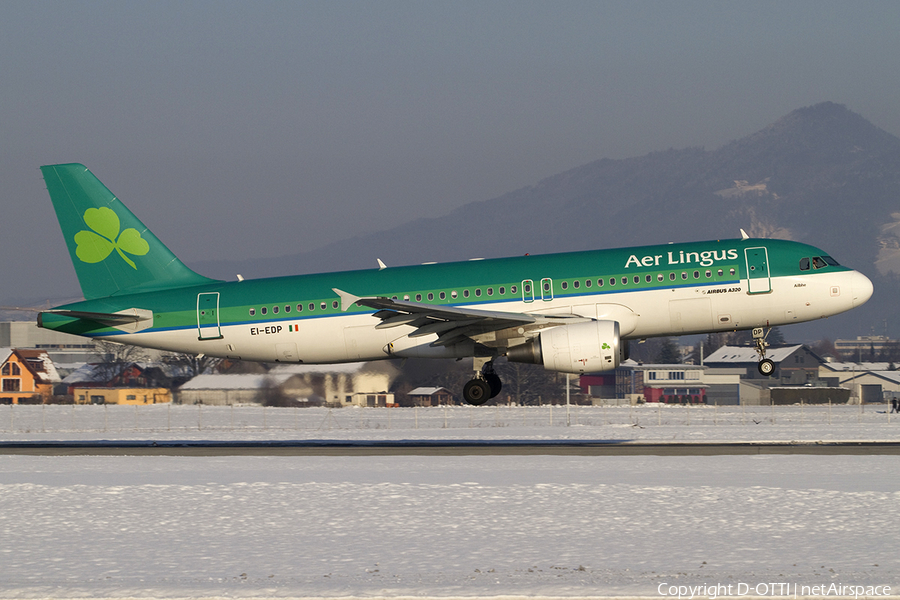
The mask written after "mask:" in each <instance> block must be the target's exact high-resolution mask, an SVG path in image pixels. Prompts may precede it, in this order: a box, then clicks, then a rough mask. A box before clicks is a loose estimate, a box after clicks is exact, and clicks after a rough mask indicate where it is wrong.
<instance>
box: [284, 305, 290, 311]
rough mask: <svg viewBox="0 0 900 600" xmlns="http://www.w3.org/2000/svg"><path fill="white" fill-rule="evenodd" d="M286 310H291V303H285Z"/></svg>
mask: <svg viewBox="0 0 900 600" xmlns="http://www.w3.org/2000/svg"><path fill="white" fill-rule="evenodd" d="M284 312H291V305H290V304H285V305H284Z"/></svg>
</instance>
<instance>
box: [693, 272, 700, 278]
mask: <svg viewBox="0 0 900 600" xmlns="http://www.w3.org/2000/svg"><path fill="white" fill-rule="evenodd" d="M694 279H700V271H694Z"/></svg>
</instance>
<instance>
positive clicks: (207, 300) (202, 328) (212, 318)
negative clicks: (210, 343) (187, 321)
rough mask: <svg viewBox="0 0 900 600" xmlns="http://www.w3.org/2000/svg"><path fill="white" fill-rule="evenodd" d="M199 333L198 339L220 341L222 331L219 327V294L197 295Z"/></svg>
mask: <svg viewBox="0 0 900 600" xmlns="http://www.w3.org/2000/svg"><path fill="white" fill-rule="evenodd" d="M197 331H198V339H201V340H220V339H222V330H221V328H220V326H219V292H207V293H203V294H197Z"/></svg>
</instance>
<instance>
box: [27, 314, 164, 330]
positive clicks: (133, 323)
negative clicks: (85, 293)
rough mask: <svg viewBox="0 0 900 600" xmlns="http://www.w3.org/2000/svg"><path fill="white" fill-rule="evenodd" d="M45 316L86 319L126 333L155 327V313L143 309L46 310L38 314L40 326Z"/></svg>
mask: <svg viewBox="0 0 900 600" xmlns="http://www.w3.org/2000/svg"><path fill="white" fill-rule="evenodd" d="M45 314H52V315H60V316H63V317H71V318H73V319H85V320H88V321H94V322H95V323H99V324H101V325H106V326H108V327H115V328H116V329H122V330H124V331H135V332H136V331H141V330H143V329H147V328H148V327H150V326H151V325H153V311H150V310H146V309H143V308H126V309H125V310H120V311H119V312H114V313H101V312H89V311H84V310H67V309H64V308H57V309H51V310H45V311H43V312H41V313H39V314H38V326H40V323H41V318H42V316H43V315H45Z"/></svg>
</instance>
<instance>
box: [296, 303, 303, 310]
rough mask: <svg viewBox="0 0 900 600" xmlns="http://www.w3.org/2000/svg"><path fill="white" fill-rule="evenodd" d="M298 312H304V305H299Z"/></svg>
mask: <svg viewBox="0 0 900 600" xmlns="http://www.w3.org/2000/svg"><path fill="white" fill-rule="evenodd" d="M297 312H303V305H302V304H298V305H297Z"/></svg>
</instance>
